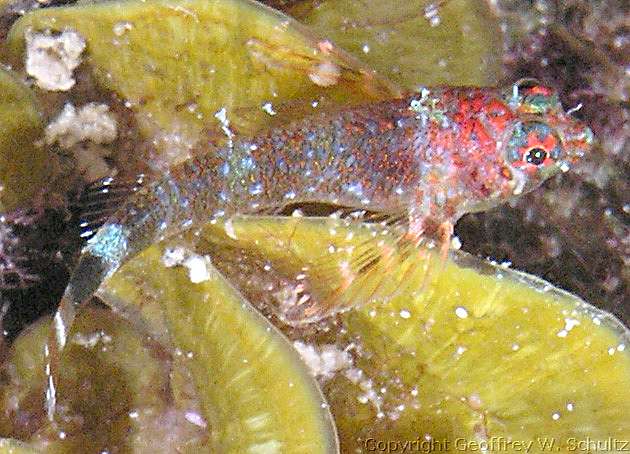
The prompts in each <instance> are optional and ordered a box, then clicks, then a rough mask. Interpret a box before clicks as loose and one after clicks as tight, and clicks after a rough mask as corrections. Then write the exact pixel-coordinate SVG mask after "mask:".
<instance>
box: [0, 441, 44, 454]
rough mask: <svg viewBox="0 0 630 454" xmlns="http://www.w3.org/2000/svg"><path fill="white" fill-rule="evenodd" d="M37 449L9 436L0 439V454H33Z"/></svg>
mask: <svg viewBox="0 0 630 454" xmlns="http://www.w3.org/2000/svg"><path fill="white" fill-rule="evenodd" d="M37 452H38V451H37V450H35V449H34V448H30V447H29V446H28V445H27V444H26V443H22V442H20V441H18V440H12V439H10V438H2V439H0V454H35V453H37Z"/></svg>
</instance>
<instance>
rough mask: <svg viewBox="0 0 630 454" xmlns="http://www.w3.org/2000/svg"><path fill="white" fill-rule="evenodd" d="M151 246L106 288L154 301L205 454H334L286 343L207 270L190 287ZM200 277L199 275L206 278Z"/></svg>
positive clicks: (325, 418) (316, 403)
mask: <svg viewBox="0 0 630 454" xmlns="http://www.w3.org/2000/svg"><path fill="white" fill-rule="evenodd" d="M163 252H164V250H163V248H161V247H159V246H153V247H151V248H150V249H148V250H147V251H145V252H144V253H143V254H142V255H141V256H139V257H138V258H136V259H134V260H133V261H131V262H130V263H129V264H127V265H126V266H125V267H124V268H123V269H121V271H120V272H119V273H117V274H116V275H115V276H113V277H112V279H111V280H110V281H109V282H108V283H107V284H106V287H105V289H104V292H103V293H102V295H103V296H104V298H105V299H106V300H107V299H108V296H107V295H108V294H109V295H110V296H111V297H114V298H117V299H120V300H123V301H126V302H127V303H135V304H145V303H146V301H147V299H149V300H150V299H157V300H158V301H159V302H160V304H161V305H162V307H163V308H164V312H165V316H166V320H167V326H168V328H169V332H170V334H171V336H172V340H173V342H174V344H175V345H176V346H177V348H178V349H180V350H182V351H183V352H185V353H186V354H187V355H188V356H190V362H189V367H190V370H191V372H192V375H193V377H194V380H195V384H196V387H197V390H198V393H199V396H200V400H201V405H202V409H203V411H204V415H205V417H206V418H207V420H208V422H209V425H210V432H211V441H210V446H211V452H222V453H252V454H253V453H275V452H278V453H279V452H282V453H309V454H311V453H312V454H315V453H335V452H337V451H338V448H337V437H336V432H335V428H334V425H333V423H332V419H331V417H330V413H329V410H328V406H327V404H326V402H325V400H324V399H323V396H322V395H321V392H320V391H319V388H318V387H317V385H316V383H315V381H314V380H313V378H312V377H311V376H310V375H309V374H308V372H307V370H306V368H305V367H304V365H303V364H302V363H301V361H300V359H299V356H298V355H297V353H296V352H295V350H294V349H293V348H292V347H291V345H290V344H289V343H288V342H287V341H286V339H285V338H284V337H283V336H282V335H281V334H280V333H279V332H278V331H277V330H276V329H275V328H274V327H273V325H271V324H270V323H269V322H267V321H266V320H265V319H264V318H263V317H262V316H261V315H260V314H258V313H257V312H256V311H255V310H254V309H253V308H251V306H250V305H249V303H247V302H246V301H245V300H244V299H243V298H242V297H241V296H240V295H239V294H238V293H237V292H236V291H235V290H234V289H233V287H232V286H231V285H230V284H229V283H228V282H227V281H226V280H225V279H224V278H223V277H222V276H221V275H220V274H219V273H217V272H216V271H215V270H214V269H213V268H212V267H211V265H210V264H209V263H207V264H206V266H207V268H206V269H205V270H206V271H207V273H208V275H207V276H205V277H206V278H207V280H204V281H202V282H199V283H195V284H193V283H191V279H190V278H189V276H188V274H187V273H186V271H185V270H184V269H182V268H166V267H165V266H164V264H163V262H162V255H163ZM206 271H204V272H206Z"/></svg>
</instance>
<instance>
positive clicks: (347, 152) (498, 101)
mask: <svg viewBox="0 0 630 454" xmlns="http://www.w3.org/2000/svg"><path fill="white" fill-rule="evenodd" d="M592 142H593V135H592V133H591V131H590V129H589V128H587V127H586V126H585V125H584V124H582V123H581V122H579V121H577V120H575V119H573V118H571V117H570V115H568V114H567V113H565V111H564V110H563V108H562V106H561V105H560V103H559V101H558V97H557V94H556V93H555V92H554V91H553V90H552V89H551V88H550V87H547V86H543V85H541V84H539V83H537V82H535V81H532V80H523V81H519V82H517V83H516V84H514V85H513V86H510V87H509V88H508V89H487V88H484V89H480V88H435V89H432V88H431V89H428V88H427V89H422V90H421V91H420V92H419V93H413V94H409V95H408V96H406V97H404V98H401V99H395V100H389V101H384V102H380V103H374V104H368V105H363V106H356V107H349V108H345V109H343V110H339V111H335V112H328V113H319V114H316V115H313V116H312V117H308V118H306V119H303V120H300V121H297V122H295V123H293V124H289V125H287V126H285V127H282V128H276V129H272V130H270V131H269V132H267V133H265V134H263V135H260V136H258V137H255V138H253V139H237V138H233V137H231V136H230V140H229V143H228V144H227V145H225V146H221V147H217V146H215V147H211V149H207V150H203V151H204V152H203V153H199V154H197V155H196V156H195V157H194V158H192V159H190V160H188V161H186V162H184V163H182V164H180V165H177V166H175V167H174V168H172V169H171V170H170V172H169V173H168V174H167V175H166V176H164V177H163V178H162V179H161V180H160V181H156V182H154V183H153V184H150V185H148V186H145V187H144V188H142V189H141V190H140V191H138V192H137V193H136V194H135V195H134V196H133V197H131V198H130V199H129V200H128V201H127V202H126V203H124V204H123V206H121V207H120V209H119V210H118V211H117V212H116V213H115V214H114V215H113V216H111V217H110V218H109V219H108V220H107V221H106V223H105V224H104V225H103V226H102V227H101V228H100V229H99V230H98V231H97V233H96V235H95V236H94V237H93V238H92V239H91V240H90V241H89V242H88V244H87V245H86V246H85V247H84V248H83V250H82V252H81V256H80V259H79V262H78V265H77V267H76V269H75V270H74V273H73V274H72V276H71V278H70V282H69V284H68V286H67V288H66V290H65V293H64V295H63V298H62V301H61V304H60V306H59V309H58V311H57V313H56V315H55V318H54V327H53V333H52V334H51V338H50V341H49V344H48V354H49V355H50V359H51V361H50V363H52V364H55V363H56V362H57V361H58V359H57V358H58V355H59V352H60V351H61V349H63V347H64V346H65V344H66V341H67V334H68V331H69V329H70V325H71V324H72V321H73V319H74V314H75V311H76V309H77V308H78V307H79V306H80V305H81V303H83V302H84V301H85V300H87V299H88V298H89V297H90V296H92V294H93V293H94V292H95V291H96V290H97V288H98V287H99V286H100V284H101V282H102V281H103V280H104V279H106V278H107V277H108V276H110V275H111V274H112V273H114V272H115V271H116V270H117V269H118V268H120V266H121V265H123V264H124V263H125V262H126V261H128V260H129V259H130V258H131V257H133V256H134V255H136V254H137V253H139V252H140V251H142V250H143V249H145V248H146V247H147V246H149V245H150V244H152V243H154V242H157V241H159V240H162V239H164V238H166V237H169V236H172V235H175V234H177V233H180V232H182V231H184V230H187V229H190V228H191V227H193V226H198V225H201V224H203V223H206V222H209V221H211V220H213V219H214V220H216V219H219V218H225V217H230V216H233V215H241V214H256V213H265V212H269V211H270V210H277V209H278V208H281V207H283V206H286V205H287V204H294V203H300V202H321V203H329V204H336V205H340V206H344V207H352V208H359V209H365V210H369V211H372V212H377V213H383V214H386V215H387V214H391V215H392V216H394V215H395V216H399V217H400V216H402V217H403V218H404V219H407V220H408V223H407V224H406V228H407V231H408V236H409V237H410V238H415V239H419V238H422V237H424V236H427V235H429V236H435V237H441V238H442V239H443V244H448V242H449V240H450V234H451V233H452V227H453V225H454V224H455V223H456V222H457V220H458V219H459V218H460V217H461V216H462V215H464V214H466V213H470V212H476V211H482V210H487V209H489V208H492V207H494V206H496V205H499V204H501V203H504V202H507V201H509V200H512V199H514V198H516V197H519V196H521V195H522V194H525V193H527V192H528V191H531V190H532V189H534V188H536V187H537V186H538V185H540V184H541V183H542V182H543V181H544V180H545V179H547V178H549V177H550V176H552V175H554V174H557V173H558V172H561V171H566V170H568V169H569V167H570V165H571V164H572V163H574V162H575V161H576V160H578V159H579V158H581V157H582V156H583V155H584V154H585V153H587V152H588V150H589V149H590V146H591V144H592ZM49 377H50V380H49V389H48V396H47V397H48V403H49V415H50V414H51V408H52V409H54V383H53V378H52V377H53V374H49Z"/></svg>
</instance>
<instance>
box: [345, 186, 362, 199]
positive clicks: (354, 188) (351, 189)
mask: <svg viewBox="0 0 630 454" xmlns="http://www.w3.org/2000/svg"><path fill="white" fill-rule="evenodd" d="M343 190H344V191H346V192H349V193H350V194H354V195H356V196H358V197H360V196H362V195H363V187H362V186H361V183H346V184H344V185H343Z"/></svg>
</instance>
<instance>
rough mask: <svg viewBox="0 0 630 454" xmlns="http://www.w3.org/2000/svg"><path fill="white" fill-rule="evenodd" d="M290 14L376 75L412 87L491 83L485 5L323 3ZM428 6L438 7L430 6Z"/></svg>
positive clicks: (471, 0)
mask: <svg viewBox="0 0 630 454" xmlns="http://www.w3.org/2000/svg"><path fill="white" fill-rule="evenodd" d="M305 5H306V4H304V3H303V4H301V5H298V6H296V7H295V8H293V10H292V13H294V14H295V16H296V17H297V18H298V19H299V20H300V21H301V22H303V23H304V24H306V25H308V26H310V27H311V28H313V29H314V30H317V31H319V32H321V33H322V34H323V35H325V36H327V37H329V38H330V39H332V40H333V41H335V42H336V43H337V44H339V45H340V46H342V47H343V48H344V49H346V50H347V51H349V52H351V53H352V54H354V55H356V56H357V57H359V58H361V60H362V61H365V62H366V63H368V64H369V65H371V66H372V67H373V68H374V69H376V70H377V71H379V72H380V73H381V74H383V75H385V76H387V77H389V78H390V79H391V80H393V81H394V82H396V83H398V84H400V85H401V86H404V87H406V88H409V89H414V88H417V87H418V85H420V84H423V85H442V84H445V85H476V86H488V85H496V83H497V82H498V81H499V80H500V79H501V75H502V67H501V52H502V45H503V44H502V40H501V31H500V29H499V23H498V21H497V19H496V18H495V17H493V16H492V14H491V12H490V8H489V6H488V5H487V4H486V3H484V2H479V1H476V0H452V1H447V2H431V1H427V0H411V1H399V0H385V1H379V2H371V3H370V7H369V8H366V5H365V2H364V1H361V0H350V1H348V0H327V1H323V2H319V3H318V4H317V5H316V6H310V5H309V6H307V7H305ZM431 5H440V6H439V7H434V8H432V7H431Z"/></svg>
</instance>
